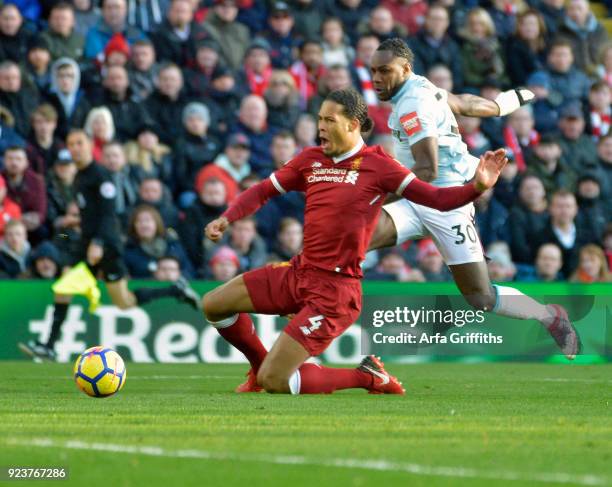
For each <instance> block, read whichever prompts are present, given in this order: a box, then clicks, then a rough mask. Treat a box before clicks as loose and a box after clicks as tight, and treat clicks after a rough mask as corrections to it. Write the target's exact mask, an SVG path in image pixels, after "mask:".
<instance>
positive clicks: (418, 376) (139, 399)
mask: <svg viewBox="0 0 612 487" xmlns="http://www.w3.org/2000/svg"><path fill="white" fill-rule="evenodd" d="M127 369H128V378H127V382H126V385H125V387H124V389H123V390H122V391H121V392H120V393H119V394H117V395H116V396H115V397H111V398H107V399H93V398H89V397H87V396H85V395H84V394H83V393H81V392H79V391H78V390H77V389H76V387H75V385H74V383H73V382H72V379H71V365H68V364H50V365H48V364H44V365H43V364H32V363H26V362H21V363H17V362H12V363H11V362H4V363H1V364H0V467H8V466H30V467H32V466H38V467H43V466H64V467H67V468H68V469H69V477H70V478H69V480H68V481H52V482H50V483H49V482H43V481H35V482H34V481H33V482H18V483H16V485H25V484H28V485H29V484H33V485H48V484H49V485H56V486H58V487H59V486H62V485H86V486H88V487H92V486H103V487H116V486H163V487H174V486H200V487H201V486H226V487H229V486H246V487H251V486H256V485H265V486H276V485H279V486H281V485H282V486H291V487H297V486H302V485H303V486H310V487H313V486H314V487H321V486H327V485H334V486H345V485H351V486H366V485H368V486H388V485H393V486H395V485H398V486H427V487H436V486H445V487H446V486H464V485H465V486H495V487H502V486H523V485H526V486H531V485H534V486H539V485H601V486H610V485H612V421H611V417H612V409H611V407H610V406H611V397H612V395H611V390H612V365H599V366H582V365H570V366H567V365H544V364H499V363H498V364H475V365H465V364H461V365H460V364H449V363H444V364H428V365H394V366H393V365H392V366H390V367H389V369H390V371H391V372H393V373H395V374H397V375H398V376H399V377H400V380H402V381H403V382H404V384H405V385H407V389H408V393H407V395H406V396H405V397H397V396H393V397H390V396H376V395H368V394H366V393H365V391H361V390H357V391H346V392H340V393H335V394H333V395H327V396H299V397H292V396H273V395H267V394H243V395H238V394H234V393H233V392H232V390H233V388H234V386H235V385H236V384H238V383H240V382H241V381H242V379H243V374H244V372H245V371H246V366H244V365H242V366H240V365H210V364H193V365H183V364H180V365H167V364H165V365H161V364H127ZM0 483H2V484H4V482H0ZM12 483H13V482H8V483H6V484H5V485H10V484H12Z"/></svg>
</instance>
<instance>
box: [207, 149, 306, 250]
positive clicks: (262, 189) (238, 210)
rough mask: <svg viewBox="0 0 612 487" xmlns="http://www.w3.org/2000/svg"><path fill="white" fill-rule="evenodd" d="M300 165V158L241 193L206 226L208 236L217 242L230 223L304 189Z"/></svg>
mask: <svg viewBox="0 0 612 487" xmlns="http://www.w3.org/2000/svg"><path fill="white" fill-rule="evenodd" d="M298 164H300V158H299V156H298V157H296V158H295V159H292V160H291V161H289V162H288V163H287V164H285V166H283V167H282V168H281V169H279V170H278V171H276V172H274V173H272V175H270V177H269V178H267V179H265V180H264V181H262V182H260V183H257V184H255V185H253V186H251V187H250V188H249V189H247V190H246V191H244V192H242V193H240V194H239V195H238V196H237V197H236V199H235V200H234V201H233V202H232V204H231V205H230V207H229V208H228V209H227V210H225V211H224V212H223V214H222V215H221V216H220V217H219V218H217V219H216V220H213V221H212V222H210V223H209V224H208V225H206V229H205V230H204V232H205V234H206V236H207V237H208V238H209V239H211V240H212V241H213V242H217V241H219V240H220V239H221V238H222V237H223V233H224V232H225V230H227V227H229V225H230V223H233V222H235V221H236V220H240V219H241V218H244V217H246V216H249V215H252V214H253V213H255V212H256V211H257V210H258V209H259V208H261V207H262V206H263V205H265V204H266V202H267V201H268V200H269V199H270V198H272V197H274V196H278V195H280V194H284V193H286V192H288V191H293V190H300V189H302V186H301V183H302V179H301V174H300V171H299V170H298Z"/></svg>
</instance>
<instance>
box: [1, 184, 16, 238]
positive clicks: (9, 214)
mask: <svg viewBox="0 0 612 487" xmlns="http://www.w3.org/2000/svg"><path fill="white" fill-rule="evenodd" d="M6 191H7V190H6V182H5V181H4V178H3V177H2V176H0V239H2V237H3V236H4V227H5V225H6V224H7V223H8V222H9V221H11V220H19V219H20V218H21V208H19V205H18V204H17V203H15V202H14V201H13V200H12V199H10V198H9V197H8V196H7V195H6Z"/></svg>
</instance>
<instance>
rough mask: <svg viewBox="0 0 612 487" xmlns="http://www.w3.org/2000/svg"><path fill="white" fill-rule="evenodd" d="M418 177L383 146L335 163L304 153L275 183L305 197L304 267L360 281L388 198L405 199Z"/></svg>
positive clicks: (318, 152) (320, 154)
mask: <svg viewBox="0 0 612 487" xmlns="http://www.w3.org/2000/svg"><path fill="white" fill-rule="evenodd" d="M414 177H415V176H414V174H413V173H412V172H411V171H410V170H409V169H407V168H405V167H404V166H402V165H401V164H400V163H399V162H398V161H396V160H395V159H393V158H391V157H390V156H389V155H387V154H386V153H385V152H384V151H383V149H382V148H381V147H379V146H374V147H367V146H366V145H365V144H364V145H361V146H359V147H357V148H355V149H354V150H353V151H351V152H350V153H348V154H345V155H344V156H341V157H337V158H331V157H328V156H326V155H325V154H324V153H323V150H322V149H321V148H320V147H313V148H309V149H306V150H304V151H302V152H301V153H300V154H299V155H297V156H296V157H294V158H293V159H291V160H290V161H289V162H288V163H287V164H285V165H284V166H283V167H282V168H281V169H279V170H278V171H276V172H274V173H273V174H272V175H271V176H270V179H271V181H272V183H273V184H274V187H275V188H276V189H277V190H278V191H279V192H281V193H285V192H287V191H304V192H305V193H306V208H305V211H304V247H303V251H302V256H303V262H305V263H308V264H310V265H313V266H316V267H319V268H321V269H325V270H329V271H334V272H339V273H341V274H346V275H350V276H355V277H361V276H362V275H363V273H362V271H361V266H360V264H361V262H362V261H363V259H364V258H365V252H366V251H367V249H368V244H369V243H370V239H371V237H372V233H373V232H374V228H375V225H376V221H377V219H378V215H379V214H380V210H381V207H382V205H383V202H384V201H385V197H386V195H387V194H388V193H397V194H401V193H402V192H403V191H404V189H405V188H406V186H407V185H408V183H409V182H410V181H412V179H414Z"/></svg>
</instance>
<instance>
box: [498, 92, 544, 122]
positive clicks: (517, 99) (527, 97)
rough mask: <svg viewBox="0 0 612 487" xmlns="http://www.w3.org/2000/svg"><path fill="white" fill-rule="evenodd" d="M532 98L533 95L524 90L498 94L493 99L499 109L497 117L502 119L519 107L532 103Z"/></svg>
mask: <svg viewBox="0 0 612 487" xmlns="http://www.w3.org/2000/svg"><path fill="white" fill-rule="evenodd" d="M534 98H535V95H534V94H533V93H532V92H531V91H529V90H527V89H525V88H517V89H515V90H509V91H504V92H502V93H500V94H499V95H497V98H495V103H497V106H498V107H499V116H500V117H503V116H505V115H508V114H510V113H512V112H514V111H515V110H518V109H519V108H520V107H521V106H523V105H525V104H527V103H530V102H531V101H533V99H534Z"/></svg>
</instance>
